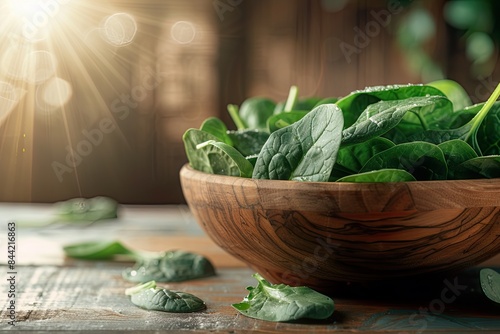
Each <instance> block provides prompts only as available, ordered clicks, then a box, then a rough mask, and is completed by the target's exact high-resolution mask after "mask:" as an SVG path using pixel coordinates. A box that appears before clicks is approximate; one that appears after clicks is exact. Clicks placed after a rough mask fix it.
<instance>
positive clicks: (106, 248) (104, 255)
mask: <svg viewBox="0 0 500 334" xmlns="http://www.w3.org/2000/svg"><path fill="white" fill-rule="evenodd" d="M63 250H64V253H65V255H66V256H69V257H72V258H75V259H82V260H109V259H111V258H113V257H115V256H116V255H127V256H129V257H131V258H134V259H135V258H136V257H137V256H138V253H137V252H134V251H132V250H130V249H128V248H127V247H125V246H124V245H123V244H122V243H121V242H119V241H96V242H81V243H74V244H70V245H65V246H63Z"/></svg>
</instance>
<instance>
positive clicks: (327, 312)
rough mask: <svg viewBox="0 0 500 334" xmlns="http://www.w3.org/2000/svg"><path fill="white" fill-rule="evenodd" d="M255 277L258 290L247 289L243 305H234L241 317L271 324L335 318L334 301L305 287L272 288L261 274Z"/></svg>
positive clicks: (275, 286) (274, 286)
mask: <svg viewBox="0 0 500 334" xmlns="http://www.w3.org/2000/svg"><path fill="white" fill-rule="evenodd" d="M253 277H254V278H255V279H256V280H257V281H258V284H257V286H256V287H248V288H247V290H248V291H249V294H248V296H246V297H245V298H244V299H243V301H242V302H241V303H237V304H233V307H234V308H235V309H236V310H238V311H239V312H240V313H242V314H244V315H246V316H248V317H251V318H256V319H261V320H268V321H293V320H298V319H326V318H328V317H330V316H331V315H332V314H333V311H334V302H333V300H332V299H331V298H330V297H328V296H325V295H323V294H321V293H319V292H317V291H314V290H312V289H310V288H308V287H305V286H299V287H291V286H289V285H285V284H271V283H269V282H268V281H266V280H265V279H264V278H263V277H262V276H260V275H259V274H254V275H253Z"/></svg>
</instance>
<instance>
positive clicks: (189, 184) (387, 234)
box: [181, 166, 500, 291]
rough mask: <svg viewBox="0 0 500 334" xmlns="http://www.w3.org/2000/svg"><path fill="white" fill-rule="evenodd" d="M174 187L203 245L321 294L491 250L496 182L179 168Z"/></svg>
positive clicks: (437, 270)
mask: <svg viewBox="0 0 500 334" xmlns="http://www.w3.org/2000/svg"><path fill="white" fill-rule="evenodd" d="M181 184H182V187H183V191H184V196H185V198H186V201H187V203H188V205H189V207H190V209H191V211H192V213H193V214H194V216H195V217H196V219H197V221H198V222H199V224H200V225H201V226H202V228H203V229H204V230H205V231H206V233H207V234H208V235H209V236H210V237H211V238H212V240H213V241H214V242H215V243H216V244H217V245H219V246H220V247H222V248H223V249H225V250H226V251H227V252H229V253H230V254H232V255H234V256H235V257H237V258H239V259H241V260H242V261H244V262H246V263H247V264H249V265H250V266H251V267H253V268H254V269H255V270H257V271H259V272H260V273H261V274H262V275H264V276H265V277H267V278H268V279H270V280H272V281H274V282H285V283H288V284H293V285H308V286H311V287H314V288H316V289H319V290H322V291H329V290H334V289H338V286H342V284H344V285H345V283H346V282H370V281H378V280H384V279H401V278H408V277H414V276H418V275H426V274H444V273H449V272H453V271H456V270H460V269H463V268H467V267H470V266H472V265H475V264H478V263H480V262H482V261H484V260H486V259H488V258H491V257H492V256H494V255H496V254H498V253H499V252H500V242H499V241H500V181H499V180H460V181H425V182H408V183H392V184H381V183H379V184H353V183H344V184H343V183H302V182H293V181H270V180H253V179H244V178H236V177H227V176H220V175H208V174H205V173H201V172H198V171H194V170H192V169H191V168H189V167H187V166H185V167H184V168H183V169H182V170H181ZM339 283H340V285H339Z"/></svg>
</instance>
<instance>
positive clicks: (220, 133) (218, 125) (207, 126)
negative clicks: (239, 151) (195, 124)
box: [200, 117, 233, 146]
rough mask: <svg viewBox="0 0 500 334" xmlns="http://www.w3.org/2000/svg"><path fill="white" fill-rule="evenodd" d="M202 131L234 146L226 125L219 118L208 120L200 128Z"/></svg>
mask: <svg viewBox="0 0 500 334" xmlns="http://www.w3.org/2000/svg"><path fill="white" fill-rule="evenodd" d="M200 130H201V131H204V132H208V133H210V134H211V135H214V136H215V137H217V138H218V139H219V140H220V141H221V142H223V143H226V144H228V145H231V146H233V142H232V140H231V138H230V136H229V135H228V134H227V127H226V124H224V122H223V121H222V120H220V119H219V118H217V117H209V118H207V119H206V120H205V121H204V122H203V123H202V124H201V127H200Z"/></svg>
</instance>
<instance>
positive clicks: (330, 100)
mask: <svg viewBox="0 0 500 334" xmlns="http://www.w3.org/2000/svg"><path fill="white" fill-rule="evenodd" d="M338 101H339V98H338V97H327V98H324V99H322V100H319V101H318V102H317V103H316V104H315V105H314V106H313V108H311V109H314V108H316V107H317V106H320V105H322V104H332V103H337V102H338Z"/></svg>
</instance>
